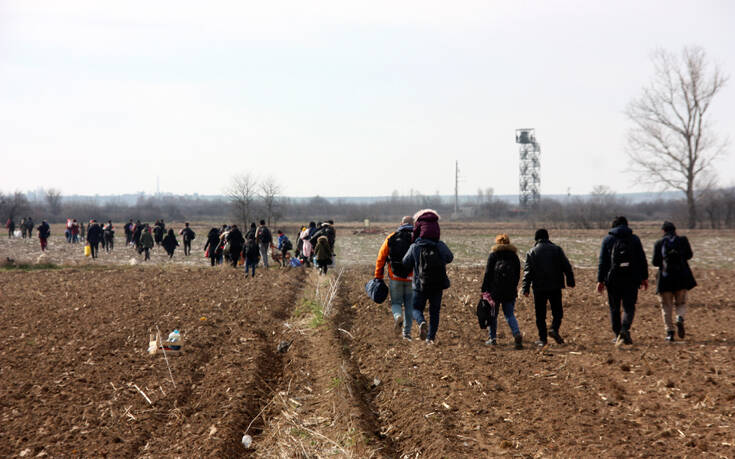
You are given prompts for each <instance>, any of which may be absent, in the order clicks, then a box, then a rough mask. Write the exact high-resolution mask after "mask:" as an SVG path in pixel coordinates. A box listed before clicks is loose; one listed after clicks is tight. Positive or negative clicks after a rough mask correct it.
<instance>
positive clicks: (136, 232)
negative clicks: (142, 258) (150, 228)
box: [131, 220, 143, 253]
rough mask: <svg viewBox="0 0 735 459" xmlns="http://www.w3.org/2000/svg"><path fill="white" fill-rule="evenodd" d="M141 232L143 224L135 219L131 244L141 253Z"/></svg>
mask: <svg viewBox="0 0 735 459" xmlns="http://www.w3.org/2000/svg"><path fill="white" fill-rule="evenodd" d="M142 232H143V224H142V223H141V222H140V220H136V221H135V225H133V236H132V239H131V241H132V242H133V246H134V247H135V248H136V249H137V250H138V253H141V252H142V251H143V250H142V248H141V247H140V234H141V233H142Z"/></svg>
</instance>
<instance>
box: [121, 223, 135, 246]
mask: <svg viewBox="0 0 735 459" xmlns="http://www.w3.org/2000/svg"><path fill="white" fill-rule="evenodd" d="M133 228H135V224H134V223H133V219H132V218H131V219H130V220H128V222H127V223H126V224H125V226H123V231H125V245H130V243H131V242H133Z"/></svg>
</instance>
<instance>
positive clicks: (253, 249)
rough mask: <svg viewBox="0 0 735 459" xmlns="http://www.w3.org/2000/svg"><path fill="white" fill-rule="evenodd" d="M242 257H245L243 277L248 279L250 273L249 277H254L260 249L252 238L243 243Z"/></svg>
mask: <svg viewBox="0 0 735 459" xmlns="http://www.w3.org/2000/svg"><path fill="white" fill-rule="evenodd" d="M243 256H244V257H245V277H248V273H250V272H252V274H251V276H252V277H255V267H256V266H258V262H259V261H260V248H259V247H258V243H257V242H256V240H255V239H254V238H252V239H251V238H248V239H247V240H246V241H245V248H244V249H243Z"/></svg>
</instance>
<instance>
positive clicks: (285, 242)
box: [276, 230, 293, 267]
mask: <svg viewBox="0 0 735 459" xmlns="http://www.w3.org/2000/svg"><path fill="white" fill-rule="evenodd" d="M276 234H278V250H279V251H280V252H281V266H282V267H285V266H287V263H288V251H289V250H291V249H293V244H292V243H291V241H290V240H289V239H288V236H286V234H285V233H284V232H283V231H282V230H278V232H277V233H276Z"/></svg>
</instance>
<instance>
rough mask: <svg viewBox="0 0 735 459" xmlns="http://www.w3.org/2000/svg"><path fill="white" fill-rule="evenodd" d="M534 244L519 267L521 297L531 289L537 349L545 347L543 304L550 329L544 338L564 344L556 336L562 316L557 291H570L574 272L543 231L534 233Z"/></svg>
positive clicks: (560, 251) (572, 286) (562, 311)
mask: <svg viewBox="0 0 735 459" xmlns="http://www.w3.org/2000/svg"><path fill="white" fill-rule="evenodd" d="M534 240H535V241H536V243H535V244H534V246H533V247H532V248H531V250H529V251H528V253H526V262H525V264H524V268H523V286H522V290H523V295H524V296H525V297H528V296H529V295H530V291H531V288H533V303H534V307H535V309H536V328H538V338H539V340H538V341H537V342H536V345H538V346H546V342H547V341H546V340H547V329H546V303H547V302H548V303H549V305H550V307H551V329H550V330H549V331H548V336H551V337H552V338H554V341H556V342H557V344H564V339H563V338H562V337H561V335H560V334H559V329H560V328H561V319H562V317H564V309H563V308H562V295H561V291H562V289H563V288H564V279H565V278H566V286H568V287H569V288H574V271H573V270H572V265H571V264H570V263H569V259H567V256H566V255H565V254H564V250H563V249H562V248H561V247H559V246H558V245H556V244H554V243H553V242H551V241H550V240H549V232H548V231H547V230H546V229H543V228H542V229H539V230H536V234H535V235H534Z"/></svg>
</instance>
